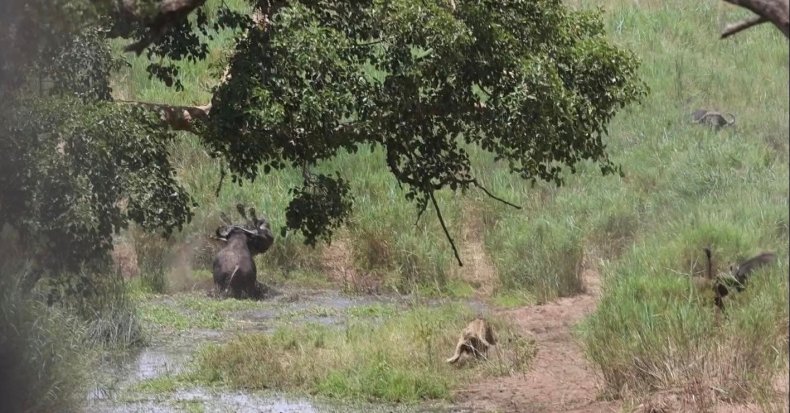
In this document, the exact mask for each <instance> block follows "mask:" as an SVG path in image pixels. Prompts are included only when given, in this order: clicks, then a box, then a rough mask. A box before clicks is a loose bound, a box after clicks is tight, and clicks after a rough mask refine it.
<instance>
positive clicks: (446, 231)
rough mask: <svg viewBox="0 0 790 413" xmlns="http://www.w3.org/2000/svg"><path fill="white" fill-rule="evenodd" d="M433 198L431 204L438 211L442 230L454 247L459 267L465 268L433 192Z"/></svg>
mask: <svg viewBox="0 0 790 413" xmlns="http://www.w3.org/2000/svg"><path fill="white" fill-rule="evenodd" d="M428 194H429V195H430V196H431V202H432V203H433V207H434V209H436V216H438V217H439V222H440V223H441V224H442V230H444V235H445V236H446V237H447V240H448V241H450V246H451V247H453V254H455V259H456V260H458V266H459V267H463V266H464V263H463V262H461V256H459V255H458V249H457V248H455V242H453V237H451V236H450V232H449V231H448V230H447V225H446V224H445V223H444V218H442V211H441V210H440V209H439V204H438V203H436V197H434V196H433V191H431V192H429V193H428Z"/></svg>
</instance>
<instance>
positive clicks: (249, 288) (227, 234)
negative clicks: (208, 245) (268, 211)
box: [213, 204, 274, 299]
mask: <svg viewBox="0 0 790 413" xmlns="http://www.w3.org/2000/svg"><path fill="white" fill-rule="evenodd" d="M237 208H238V210H239V213H240V214H241V216H242V217H243V218H244V219H245V221H246V222H245V223H244V224H243V225H238V224H233V223H231V222H230V220H229V219H228V218H227V216H225V215H224V214H222V215H221V216H222V220H223V221H225V225H223V226H221V227H219V228H217V231H216V235H217V238H218V239H220V240H222V241H225V242H226V244H225V246H224V247H223V248H222V249H221V250H220V251H219V252H218V253H217V256H216V257H215V258H214V268H213V273H214V285H215V287H216V288H217V290H218V291H219V292H220V293H221V294H229V295H230V296H232V297H234V298H241V297H243V296H246V297H248V298H254V299H258V298H261V296H262V295H263V287H262V286H261V284H260V283H259V282H258V281H257V269H256V268H255V261H254V260H253V257H255V255H257V254H262V253H264V252H266V251H267V250H268V249H269V248H270V247H271V246H272V243H273V242H274V235H272V231H271V229H270V228H269V222H268V221H267V220H266V218H263V217H262V218H260V219H259V218H258V217H257V216H256V215H255V209H253V208H250V218H247V215H246V214H245V212H244V207H243V205H241V204H239V205H238V206H237Z"/></svg>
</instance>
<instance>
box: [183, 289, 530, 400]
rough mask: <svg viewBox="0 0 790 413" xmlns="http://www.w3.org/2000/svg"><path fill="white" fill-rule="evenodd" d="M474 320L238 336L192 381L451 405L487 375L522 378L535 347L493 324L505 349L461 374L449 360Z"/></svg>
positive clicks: (457, 312) (202, 361) (397, 318)
mask: <svg viewBox="0 0 790 413" xmlns="http://www.w3.org/2000/svg"><path fill="white" fill-rule="evenodd" d="M471 317H473V313H472V312H471V310H470V309H469V308H467V307H465V306H459V305H445V306H442V307H437V308H415V309H412V310H408V311H403V312H399V313H391V312H383V313H381V314H380V318H379V319H378V320H375V319H373V320H371V319H368V318H359V319H354V320H353V321H351V322H350V323H349V324H348V325H347V326H346V327H345V330H341V331H337V330H335V329H332V328H330V327H326V326H321V325H286V326H283V327H281V328H278V329H277V330H276V331H275V332H274V334H273V335H264V334H247V335H240V336H238V337H237V338H235V339H233V340H231V341H230V342H228V343H227V344H222V345H211V346H209V347H207V348H205V349H204V350H203V351H202V352H201V353H200V355H199V356H198V359H197V369H196V371H195V372H192V373H189V374H190V375H192V379H193V380H197V381H198V382H207V383H210V384H219V385H229V386H232V387H239V388H246V389H264V388H265V389H275V390H289V391H302V392H307V393H311V394H319V395H323V396H326V397H331V398H337V399H354V400H371V401H387V402H414V401H420V400H428V399H447V398H449V396H450V394H451V391H452V390H453V389H454V388H456V387H458V386H459V385H461V384H464V383H467V382H469V381H472V380H475V379H476V378H480V377H484V376H500V375H506V374H511V373H517V372H523V371H525V369H526V368H527V366H528V364H529V361H530V360H531V358H532V355H533V354H534V350H535V349H534V346H533V345H532V343H531V342H530V341H528V340H527V339H525V338H524V337H522V336H521V335H519V334H518V333H517V332H516V331H515V329H514V327H513V326H512V325H510V324H509V323H508V322H506V321H505V320H500V319H494V320H491V322H492V325H493V326H494V329H495V331H496V333H497V339H498V340H499V342H500V343H507V345H506V346H505V345H503V346H496V347H493V348H492V349H491V350H490V351H489V353H488V361H486V362H473V363H467V364H465V365H464V366H463V367H460V368H461V369H463V370H464V373H463V374H459V373H458V371H457V369H458V368H457V367H455V366H451V365H449V364H447V363H446V362H445V359H446V358H447V357H448V356H450V355H452V350H453V348H454V346H455V343H456V340H457V339H458V336H457V334H458V333H459V332H460V331H461V330H462V329H463V327H464V326H465V324H466V323H467V321H468V320H469V319H470V318H471Z"/></svg>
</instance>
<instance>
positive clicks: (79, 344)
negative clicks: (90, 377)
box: [0, 268, 91, 412]
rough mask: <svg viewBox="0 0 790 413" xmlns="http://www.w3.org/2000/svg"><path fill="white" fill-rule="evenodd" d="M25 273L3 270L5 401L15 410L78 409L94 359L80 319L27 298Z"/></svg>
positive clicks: (0, 379) (0, 322)
mask: <svg viewBox="0 0 790 413" xmlns="http://www.w3.org/2000/svg"><path fill="white" fill-rule="evenodd" d="M18 275H19V274H9V273H8V272H7V269H5V268H4V269H3V270H2V271H0V286H2V288H0V362H1V363H2V366H3V371H2V375H0V400H3V409H5V410H7V411H14V412H50V411H58V410H69V411H77V410H79V407H80V405H81V403H82V401H83V400H84V391H85V390H86V388H85V386H84V383H85V378H86V377H87V376H86V373H87V369H86V368H85V364H86V363H87V362H89V361H90V360H91V359H90V357H89V355H90V352H91V349H89V348H86V346H85V344H84V343H85V342H86V341H87V340H86V339H85V337H86V335H87V332H86V331H85V327H84V325H83V324H82V323H80V320H79V319H77V318H76V317H74V316H73V315H71V314H70V313H69V312H66V311H61V309H60V308H53V307H48V306H46V305H44V304H43V303H41V302H40V301H38V300H33V299H25V298H21V297H20V295H19V293H18V291H17V288H18V286H17V285H15V284H14V283H13V281H12V280H13V279H14V277H16V276H18Z"/></svg>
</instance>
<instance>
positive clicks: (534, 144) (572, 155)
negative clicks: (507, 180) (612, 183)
mask: <svg viewBox="0 0 790 413" xmlns="http://www.w3.org/2000/svg"><path fill="white" fill-rule="evenodd" d="M251 6H252V9H253V10H254V13H253V14H252V15H245V14H241V13H239V12H236V11H233V10H230V9H228V8H227V7H225V6H220V7H219V10H218V11H217V12H216V13H211V16H210V17H209V14H208V13H206V11H205V10H204V9H205V7H206V6H205V4H204V0H203V1H201V0H117V1H116V0H93V1H91V0H57V1H50V0H33V1H22V0H10V2H4V5H3V6H0V46H2V47H0V62H3V63H0V93H2V94H3V96H8V97H9V98H4V99H3V100H2V102H0V119H2V120H1V122H2V123H1V124H0V146H2V147H0V168H2V172H1V173H0V220H3V221H4V222H6V223H10V224H11V225H13V226H14V227H15V228H17V229H18V230H19V232H20V233H22V234H24V235H26V236H27V237H28V241H29V242H31V245H37V246H38V247H37V249H36V248H34V249H33V250H32V251H40V252H43V251H46V250H47V248H50V251H51V248H52V247H53V246H57V245H61V246H68V248H65V249H64V251H66V250H67V251H68V254H67V255H68V257H61V258H64V259H63V260H59V261H58V262H59V263H61V264H60V265H74V264H78V263H81V262H83V261H84V260H85V259H87V258H91V257H97V256H101V255H102V254H103V253H104V252H106V251H107V249H108V248H109V247H110V239H111V238H110V237H111V235H112V233H113V232H114V231H118V230H119V229H121V228H123V227H124V226H126V225H127V223H128V222H129V221H134V222H138V223H140V224H142V225H143V226H145V227H147V228H152V229H153V228H159V229H162V230H164V231H165V232H169V231H172V230H174V229H177V228H179V227H180V226H181V225H182V224H183V223H185V222H186V221H187V220H189V218H190V216H191V209H192V208H193V207H194V203H193V201H192V200H191V198H190V196H189V195H188V194H187V193H186V191H185V190H184V189H183V188H182V187H181V186H180V185H179V184H178V182H177V181H176V180H175V179H174V171H173V167H172V166H171V164H170V162H169V161H168V155H167V152H166V142H167V141H168V140H170V139H173V138H174V134H173V132H172V131H173V130H174V129H185V130H189V131H190V132H191V133H195V134H197V135H199V136H200V138H201V139H202V141H203V142H204V144H205V146H206V147H207V148H208V149H209V150H210V152H211V154H212V155H213V156H215V157H217V158H220V159H222V160H223V161H224V162H223V163H224V164H225V165H226V168H227V170H228V171H229V172H230V175H231V177H232V178H233V180H234V181H238V180H241V179H256V178H260V177H259V175H260V174H264V175H265V174H267V173H269V172H271V171H272V170H276V169H282V168H300V169H302V170H303V171H304V183H303V185H302V186H301V187H299V188H293V190H292V191H291V194H292V196H293V201H292V202H291V204H290V205H289V207H288V210H287V211H286V217H287V227H288V228H289V229H292V230H300V231H302V233H303V234H304V235H305V236H306V241H307V242H308V243H315V242H316V240H317V239H322V238H328V237H329V236H331V233H332V229H333V228H336V227H337V226H338V225H341V224H342V222H343V220H344V219H345V218H346V217H347V216H348V213H349V211H350V208H351V206H352V203H351V199H352V198H351V197H352V194H351V193H350V191H349V187H348V182H347V181H345V180H343V179H342V178H340V176H339V175H318V176H316V175H314V174H312V173H311V172H310V170H311V168H312V167H313V166H315V165H318V164H320V163H321V162H322V161H324V160H327V159H329V158H331V157H333V156H335V155H336V154H337V153H338V152H339V151H350V152H354V151H356V150H357V149H358V148H360V147H361V146H363V145H364V146H372V147H378V148H380V149H382V150H383V151H384V152H385V153H386V163H387V167H388V168H389V170H390V171H391V172H392V174H393V175H394V177H395V178H396V179H397V181H398V182H399V183H401V184H403V185H404V186H405V187H406V188H407V194H406V196H407V197H408V198H409V199H411V200H413V201H414V202H415V205H416V207H417V209H418V211H420V213H422V211H424V210H425V208H426V207H427V206H428V204H433V206H434V207H435V209H436V211H437V213H438V212H439V207H438V205H436V202H435V198H434V192H436V191H438V190H440V189H444V188H449V189H451V190H453V191H458V190H461V191H463V190H466V189H468V188H470V187H475V186H479V185H478V181H477V180H476V177H475V176H474V175H473V173H472V169H471V166H470V159H469V156H468V153H467V149H468V148H469V147H470V146H474V147H478V148H481V149H483V150H485V151H488V152H491V153H493V154H494V155H495V156H496V158H497V159H498V160H501V161H503V162H504V163H505V164H506V165H508V167H509V168H510V171H511V172H512V173H515V174H518V175H519V176H521V177H522V178H524V179H525V180H526V181H530V182H536V181H538V180H542V181H551V182H555V183H557V184H562V172H563V171H564V170H565V169H566V168H567V169H569V170H570V171H571V172H574V171H575V170H574V166H575V165H576V164H577V163H578V162H579V161H582V160H585V159H586V160H591V161H593V162H596V163H597V164H598V165H599V166H600V168H601V170H602V172H603V173H604V174H608V173H613V172H618V171H619V168H618V167H617V165H614V164H613V163H612V162H611V161H610V160H609V158H608V157H607V154H606V151H605V149H606V148H605V145H604V143H603V141H602V138H603V136H604V135H605V134H606V132H607V124H608V122H609V121H610V120H611V119H612V117H613V116H614V114H615V112H616V110H617V109H619V108H622V107H623V106H625V105H626V104H629V103H632V102H635V101H636V100H638V99H639V97H640V96H641V95H642V94H644V93H645V87H644V85H643V83H642V82H641V81H640V80H639V79H638V78H637V60H636V58H635V57H634V56H633V54H632V53H630V52H628V51H626V50H622V49H620V48H618V47H616V46H614V45H612V44H611V43H610V42H609V41H608V40H607V39H606V36H605V34H604V28H603V25H602V23H601V16H600V12H599V11H575V10H570V9H568V8H566V7H565V6H564V5H563V3H562V1H560V0H478V1H460V0H459V1H452V0H449V1H448V0H419V1H416V0H352V1H328V0H301V1H283V0H281V1H277V0H260V1H251ZM3 9H5V10H3ZM223 29H232V30H235V33H236V34H237V35H236V42H235V47H234V50H233V51H232V53H231V56H230V59H229V63H228V67H227V71H226V73H225V75H224V76H223V78H222V79H218V83H217V86H216V87H215V88H214V90H213V94H212V99H211V102H210V104H207V105H205V106H200V107H195V108H168V107H165V106H164V105H158V104H156V102H148V103H141V104H139V105H128V104H119V103H117V102H113V100H112V97H111V93H110V92H111V91H110V88H109V77H110V75H111V74H112V72H113V70H114V69H115V68H116V66H117V64H118V62H117V60H116V59H114V57H113V56H112V54H111V53H110V51H109V48H108V46H107V44H108V43H107V41H108V39H109V38H112V37H122V38H127V39H129V40H128V42H129V46H128V47H127V50H129V51H131V52H137V53H144V54H146V55H147V56H148V57H149V58H150V60H151V64H150V66H149V73H150V74H151V76H152V77H155V78H158V79H160V80H162V81H164V82H165V83H166V84H167V85H172V86H173V87H177V88H178V87H181V84H180V83H179V82H178V70H177V68H176V67H175V66H174V65H172V64H168V63H166V62H168V61H173V60H183V59H191V60H197V59H203V58H205V57H206V54H207V45H206V44H205V43H204V40H202V39H204V38H205V37H202V36H198V33H203V34H204V35H208V36H211V35H212V33H214V32H216V31H217V30H223ZM182 109H186V111H183V110H182ZM184 113H188V114H189V116H184V115H183V114H184ZM482 189H484V190H485V188H482ZM439 216H440V218H441V215H439ZM52 265H55V263H54V262H53V263H52Z"/></svg>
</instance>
